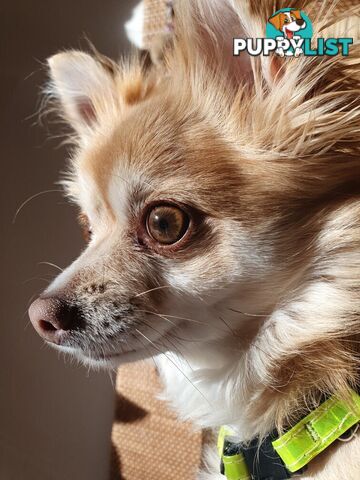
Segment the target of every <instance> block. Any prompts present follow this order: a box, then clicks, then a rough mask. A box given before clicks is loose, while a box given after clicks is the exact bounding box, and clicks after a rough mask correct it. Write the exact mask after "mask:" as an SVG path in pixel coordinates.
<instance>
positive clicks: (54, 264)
mask: <svg viewBox="0 0 360 480" xmlns="http://www.w3.org/2000/svg"><path fill="white" fill-rule="evenodd" d="M38 265H49V267H54V268H56V269H57V270H59V272H63V271H64V269H63V268H61V267H59V265H56V263H51V262H38Z"/></svg>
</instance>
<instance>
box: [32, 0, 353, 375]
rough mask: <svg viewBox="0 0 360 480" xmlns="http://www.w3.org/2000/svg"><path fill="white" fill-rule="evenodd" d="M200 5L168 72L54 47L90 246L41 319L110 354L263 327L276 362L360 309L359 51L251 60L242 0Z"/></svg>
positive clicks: (64, 338) (249, 338)
mask: <svg viewBox="0 0 360 480" xmlns="http://www.w3.org/2000/svg"><path fill="white" fill-rule="evenodd" d="M179 3H180V2H179ZM195 3H196V4H197V2H195ZM195 3H192V2H188V3H187V2H185V0H184V2H181V8H183V10H181V9H180V6H178V7H177V8H178V10H176V11H175V16H176V17H175V18H176V19H177V22H178V32H179V33H178V35H177V37H176V40H175V44H174V46H173V48H172V49H171V51H169V52H167V54H166V55H167V58H166V61H165V62H164V66H163V67H157V69H155V70H154V69H150V70H145V69H144V68H143V67H142V66H141V65H140V64H139V63H138V62H136V61H134V62H132V63H131V64H130V66H127V65H124V64H121V65H115V64H114V63H113V62H111V61H109V60H108V59H104V58H103V57H101V56H90V55H88V54H85V53H81V52H68V53H61V54H58V55H55V56H54V57H52V58H51V59H50V61H49V65H50V71H51V79H52V84H51V90H50V91H51V94H52V96H53V97H55V100H56V101H58V102H59V104H60V108H61V112H62V114H63V116H64V117H65V119H66V121H67V122H69V123H70V124H71V126H72V127H73V129H74V131H75V132H76V137H75V146H74V149H73V152H72V155H71V160H70V170H69V175H68V176H67V178H66V179H65V180H64V185H65V189H66V193H67V195H68V196H69V197H70V198H71V199H72V200H73V201H74V202H76V204H77V205H78V206H79V211H80V216H81V217H80V218H81V224H82V227H83V228H84V231H85V233H86V237H88V244H87V247H86V249H85V250H84V251H83V253H82V254H81V255H80V257H79V258H78V259H77V260H76V261H75V262H74V263H73V264H72V265H71V266H69V267H68V268H67V269H66V270H65V271H64V272H63V273H62V274H61V275H60V276H59V277H58V278H57V279H56V280H55V281H54V282H53V283H52V284H51V285H50V286H49V288H48V289H47V290H46V291H45V292H44V293H43V294H42V295H41V297H40V299H38V300H37V301H36V302H35V303H34V304H33V305H32V307H31V309H30V315H31V319H32V321H33V324H34V326H35V328H36V329H37V331H38V332H39V333H40V334H41V335H42V336H43V337H44V338H45V340H47V341H49V342H50V343H53V344H56V345H58V346H59V347H60V348H62V349H63V350H68V351H69V352H72V353H74V354H76V355H77V356H79V357H80V358H82V359H83V360H85V361H89V362H94V363H97V364H101V363H107V364H108V363H110V364H117V363H119V362H122V361H127V360H132V359H136V358H140V357H146V356H148V355H151V354H156V353H159V352H162V351H164V350H172V351H175V352H179V351H180V352H181V353H182V352H183V351H186V349H189V345H192V346H194V345H196V348H193V349H192V350H193V351H196V350H197V349H198V347H199V346H200V345H203V344H211V343H213V342H214V341H218V344H219V342H220V339H226V340H227V341H231V340H233V341H235V342H236V343H237V348H240V349H241V348H244V349H245V348H247V347H246V346H248V345H249V343H253V339H254V337H255V338H257V339H259V340H257V342H263V343H262V344H260V343H257V350H254V352H253V357H252V360H251V362H256V365H257V366H256V372H263V371H265V367H264V369H263V370H262V368H260V366H259V365H260V363H261V362H262V361H263V360H264V358H265V356H266V354H267V352H268V353H269V355H273V356H275V355H284V354H285V353H284V352H286V351H287V349H288V350H289V354H293V353H294V351H297V347H298V345H299V342H301V343H302V344H304V345H308V344H309V342H311V341H312V340H313V339H314V337H316V338H321V339H323V338H325V337H326V332H329V331H330V332H335V331H336V330H337V329H339V330H341V329H343V328H344V326H345V323H346V322H347V321H350V319H353V317H352V316H351V315H350V314H349V316H348V317H347V318H346V322H343V321H342V323H339V315H337V314H335V313H334V312H335V311H336V308H337V307H338V306H339V305H340V303H341V302H340V300H339V297H337V296H336V295H335V293H334V292H335V291H337V290H336V282H337V281H338V280H339V278H342V279H344V282H345V283H344V286H343V287H341V292H342V293H341V295H345V290H346V289H347V288H351V289H354V288H355V287H354V286H353V285H352V284H351V279H350V276H351V273H350V272H349V273H344V270H343V268H344V265H347V264H349V263H351V262H353V263H354V262H356V261H358V258H357V257H356V255H355V254H354V253H353V250H352V249H351V248H350V246H351V245H353V247H354V248H355V249H356V248H358V247H356V239H355V240H354V237H356V232H357V231H358V230H356V229H357V228H358V226H357V224H356V215H355V212H356V211H358V209H359V206H358V204H356V205H357V206H356V205H355V204H354V205H355V206H354V205H353V204H352V200H353V193H354V191H357V189H358V188H359V185H358V179H359V178H360V176H358V173H359V164H358V159H357V156H356V155H355V150H356V148H357V147H356V144H355V143H354V141H353V135H352V129H351V128H349V125H350V123H351V122H355V121H357V120H358V113H356V111H355V110H354V105H353V104H355V103H356V102H357V100H358V97H357V96H356V95H355V93H354V89H353V88H352V87H351V82H350V80H349V76H348V72H349V69H351V68H352V66H351V63H349V65H347V64H346V59H344V62H343V63H341V64H340V62H336V61H335V60H336V59H335V60H334V59H333V58H329V59H326V60H325V61H324V60H322V61H321V62H320V61H319V62H318V61H317V59H311V61H310V60H309V59H306V58H304V59H299V60H298V62H296V63H295V62H292V63H288V64H287V65H286V66H284V67H282V68H281V66H279V65H277V66H276V68H275V69H274V64H273V63H271V62H269V61H268V59H267V58H266V57H262V58H260V57H259V58H255V59H253V60H252V62H250V61H249V60H248V59H247V57H242V58H241V59H236V58H233V57H232V54H231V43H232V38H233V37H234V36H236V32H238V17H237V15H238V13H236V12H235V11H234V10H232V9H231V8H230V7H228V8H226V9H225V10H223V9H224V2H214V5H218V7H219V8H220V9H222V10H221V15H218V14H214V12H210V13H209V12H207V11H206V9H205V8H204V9H198V10H197V9H195V10H192V8H193V7H191V5H195ZM189 12H190V13H191V15H192V16H190V17H189V15H190V13H189ZM202 15H205V17H202ZM207 15H208V16H207ZM244 17H245V15H244ZM219 18H220V19H221V23H220V24H219V23H217V22H219ZM205 21H207V28H204V24H205ZM251 24H252V22H249V25H251ZM299 28H300V26H299ZM275 61H276V62H278V60H275ZM329 62H332V68H329ZM285 68H286V72H285V74H284V75H282V73H284V72H283V71H284V69H285ZM339 78H344V79H345V78H346V82H345V81H344V84H343V90H342V92H341V93H340V94H339V93H338V92H337V91H336V88H337V87H336V85H339ZM268 79H270V80H271V81H272V83H269V82H268ZM332 84H334V86H335V87H334V91H333V90H331V85H332ZM346 90H347V91H346ZM339 230H341V231H342V232H343V236H342V241H341V243H340V244H337V234H336V235H335V234H334V231H339ZM347 245H349V248H348V247H347ZM356 258H357V260H356ZM350 259H351V262H350ZM354 291H355V290H354ZM325 297H326V298H325ZM292 302H293V303H292ZM290 304H291V305H292V306H291V310H288V311H287V310H286V308H287V306H288V305H290ZM310 304H311V307H310V306H309V305H310ZM342 304H344V302H342ZM305 307H306V308H305ZM325 307H326V308H325ZM324 308H325V310H326V314H325V313H324ZM301 309H303V310H301ZM314 314H316V315H315V317H316V318H315V319H314ZM341 318H342V319H343V318H344V317H343V315H341ZM312 319H313V320H314V321H313V322H311V320H312ZM265 322H266V323H265ZM261 332H262V333H261ZM260 339H261V340H260ZM193 342H196V343H195V344H194V343H193ZM239 343H240V345H239ZM255 343H256V342H255ZM216 348H217V347H214V351H215V349H216ZM254 348H255V347H254ZM325 351H326V349H323V352H325ZM261 352H265V353H261ZM256 355H257V357H256ZM261 355H264V358H262V357H261ZM255 357H256V358H257V360H254V358H255ZM260 357H261V358H260ZM304 358H306V357H304ZM211 360H212V358H210V357H208V363H209V362H210V361H211ZM269 364H271V365H273V361H272V360H271V361H269ZM259 375H260V373H259ZM264 375H265V374H264ZM264 381H265V380H264Z"/></svg>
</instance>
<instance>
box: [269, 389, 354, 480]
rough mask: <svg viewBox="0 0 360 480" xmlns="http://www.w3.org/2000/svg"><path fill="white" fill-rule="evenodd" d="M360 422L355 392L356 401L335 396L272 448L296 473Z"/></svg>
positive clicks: (273, 443) (275, 442) (287, 466)
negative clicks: (348, 400) (347, 400)
mask: <svg viewBox="0 0 360 480" xmlns="http://www.w3.org/2000/svg"><path fill="white" fill-rule="evenodd" d="M359 421H360V396H359V395H358V394H357V393H355V392H352V402H345V401H343V400H340V399H338V398H336V397H331V398H330V399H329V400H326V401H325V402H324V403H322V404H321V405H320V406H319V407H318V408H317V409H316V410H314V411H313V412H311V413H310V414H309V415H307V416H306V417H305V418H303V419H302V420H301V421H300V422H299V423H297V424H296V425H295V427H293V428H292V429H291V430H289V431H288V432H286V433H285V434H284V435H282V436H281V437H279V438H278V439H277V440H275V441H273V442H272V445H273V447H274V449H275V450H276V452H277V453H278V454H279V456H280V457H281V459H282V460H283V462H284V463H285V465H286V468H287V469H288V470H289V471H290V472H296V471H297V470H299V469H300V468H302V467H304V466H305V465H307V464H308V463H309V462H310V461H311V460H312V459H313V458H315V457H316V456H317V455H319V453H321V452H322V451H323V450H325V449H326V448H327V447H328V446H329V445H331V444H332V443H333V442H334V441H335V440H337V439H338V438H339V437H340V436H341V435H342V434H343V433H345V432H346V431H347V430H349V428H351V427H353V426H354V425H355V424H357V423H358V422H359Z"/></svg>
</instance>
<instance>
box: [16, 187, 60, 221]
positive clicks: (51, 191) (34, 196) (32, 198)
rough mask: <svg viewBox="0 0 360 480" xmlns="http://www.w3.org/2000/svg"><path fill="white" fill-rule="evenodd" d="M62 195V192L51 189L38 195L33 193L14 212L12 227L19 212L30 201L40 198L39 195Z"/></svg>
mask: <svg viewBox="0 0 360 480" xmlns="http://www.w3.org/2000/svg"><path fill="white" fill-rule="evenodd" d="M55 192H56V193H62V190H59V189H57V190H55V189H52V190H43V191H42V192H38V193H35V194H34V195H31V197H29V198H27V199H26V200H24V201H23V202H22V204H21V205H20V207H19V208H18V209H17V210H16V212H15V215H14V218H13V219H12V222H11V223H12V224H13V225H14V224H15V222H16V219H17V217H18V215H19V213H20V212H21V210H22V209H23V208H24V207H25V206H26V205H27V204H28V203H30V202H31V201H32V200H34V199H35V198H38V197H40V196H41V195H45V194H46V193H55Z"/></svg>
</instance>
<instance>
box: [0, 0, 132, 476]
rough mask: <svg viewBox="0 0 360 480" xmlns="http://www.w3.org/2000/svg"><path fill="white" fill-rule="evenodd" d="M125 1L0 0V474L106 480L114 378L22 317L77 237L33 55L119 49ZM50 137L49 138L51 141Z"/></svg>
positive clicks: (75, 248)
mask: <svg viewBox="0 0 360 480" xmlns="http://www.w3.org/2000/svg"><path fill="white" fill-rule="evenodd" d="M133 3H134V2H128V1H124V0H118V1H115V0H106V2H103V1H101V0H61V1H60V0H36V1H29V0H14V1H13V2H10V1H5V0H0V18H1V29H0V59H1V63H0V152H1V156H0V160H1V167H0V168H1V174H0V175H1V177H0V178H1V189H0V195H1V204H0V208H1V217H0V218H1V235H0V242H1V249H0V252H1V289H0V292H1V293H0V294H1V306H0V309H1V310H0V362H1V363H0V368H1V370H0V480H35V479H36V480H102V479H107V478H108V468H109V453H110V430H111V422H112V417H113V387H112V385H111V381H110V377H109V375H108V374H107V373H104V372H101V373H94V372H87V370H86V369H84V368H83V367H80V366H77V365H74V364H71V361H70V360H66V359H65V360H64V358H63V357H61V356H60V357H59V355H58V354H57V353H56V352H55V351H53V350H50V349H48V348H44V347H43V345H42V342H41V340H40V338H38V337H37V335H36V334H35V332H34V331H33V329H32V327H31V326H29V321H28V317H27V314H26V311H27V307H28V305H29V301H30V298H31V297H32V295H34V294H36V293H38V292H39V291H41V290H42V289H43V288H44V287H45V286H46V284H47V283H48V282H49V280H51V278H53V277H54V276H55V275H56V273H57V272H56V268H53V267H50V266H48V265H44V264H40V262H45V261H46V262H51V263H54V264H57V265H59V266H60V267H65V266H66V265H67V264H68V263H69V262H70V261H71V260H72V259H73V258H75V257H76V256H77V254H78V253H79V250H80V248H82V241H81V238H80V234H79V230H78V227H77V225H76V221H75V215H74V210H73V208H72V207H70V206H68V205H66V203H65V202H64V200H63V199H62V196H61V194H60V193H58V192H51V193H46V194H42V195H40V196H38V197H36V198H34V199H33V200H31V201H30V202H29V203H27V204H26V205H25V206H24V207H23V208H22V210H21V211H20V212H19V214H18V216H17V219H16V222H15V224H12V219H13V217H14V215H15V212H16V210H17V208H18V207H19V206H20V205H21V203H22V202H23V201H24V200H25V199H27V198H28V197H30V196H32V195H34V194H37V193H38V192H42V191H44V190H52V189H59V187H58V186H56V185H54V182H56V180H57V177H58V171H59V170H62V169H63V167H64V159H65V157H66V150H65V148H64V147H61V146H60V139H59V138H54V137H56V136H57V135H58V134H59V131H58V130H57V127H56V126H54V125H50V126H49V125H47V127H46V128H45V127H44V126H39V125H38V118H37V115H36V111H37V109H38V107H39V91H40V87H41V86H42V85H43V83H44V79H45V76H44V68H43V62H44V60H45V59H46V57H48V56H49V55H51V54H53V53H55V52H56V51H58V50H60V49H64V48H69V47H72V48H78V47H79V46H81V45H86V43H85V42H84V41H83V40H81V39H82V36H83V34H86V35H87V36H88V38H89V39H91V41H92V42H93V43H94V44H95V45H96V46H97V48H98V49H99V50H100V51H101V52H103V53H105V54H107V55H109V56H112V57H115V58H116V57H117V56H118V55H119V53H120V52H121V51H122V50H123V49H124V48H126V42H125V38H124V33H123V23H124V20H125V19H126V18H128V17H129V15H130V10H131V5H130V4H133ZM49 136H51V138H49Z"/></svg>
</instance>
